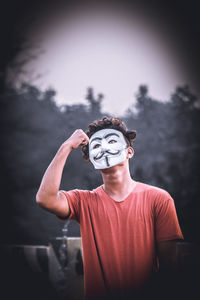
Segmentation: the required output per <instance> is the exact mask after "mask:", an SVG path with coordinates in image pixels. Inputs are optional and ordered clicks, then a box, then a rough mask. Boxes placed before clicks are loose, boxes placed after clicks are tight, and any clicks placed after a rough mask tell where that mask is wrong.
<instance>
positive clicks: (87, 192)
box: [66, 186, 101, 197]
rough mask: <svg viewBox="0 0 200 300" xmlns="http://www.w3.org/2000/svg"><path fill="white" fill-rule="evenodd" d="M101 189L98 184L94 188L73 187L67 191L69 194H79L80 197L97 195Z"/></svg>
mask: <svg viewBox="0 0 200 300" xmlns="http://www.w3.org/2000/svg"><path fill="white" fill-rule="evenodd" d="M100 191H101V186H98V187H96V188H94V189H92V190H89V189H72V190H69V191H67V192H66V193H68V194H77V195H79V196H80V197H89V196H90V197H93V196H96V195H97V194H99V193H100Z"/></svg>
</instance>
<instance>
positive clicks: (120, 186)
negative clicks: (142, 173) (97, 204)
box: [101, 166, 136, 201]
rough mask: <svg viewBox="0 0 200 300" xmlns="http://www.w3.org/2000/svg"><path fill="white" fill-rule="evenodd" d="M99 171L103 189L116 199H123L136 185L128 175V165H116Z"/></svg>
mask: <svg viewBox="0 0 200 300" xmlns="http://www.w3.org/2000/svg"><path fill="white" fill-rule="evenodd" d="M101 173H102V177H103V182H104V185H103V189H104V191H105V192H106V193H107V194H108V195H109V196H111V197H112V198H113V199H114V200H116V201H121V200H124V199H125V198H126V196H128V195H129V194H130V192H132V190H133V189H134V186H135V185H136V182H135V181H134V180H133V179H132V178H131V176H130V171H129V168H128V167H125V166H116V167H112V168H110V169H109V170H108V169H107V170H105V171H103V172H101Z"/></svg>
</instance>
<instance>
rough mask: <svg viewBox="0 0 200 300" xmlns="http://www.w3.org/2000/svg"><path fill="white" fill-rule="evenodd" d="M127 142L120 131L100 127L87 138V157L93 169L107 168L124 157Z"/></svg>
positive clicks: (116, 163)
mask: <svg viewBox="0 0 200 300" xmlns="http://www.w3.org/2000/svg"><path fill="white" fill-rule="evenodd" d="M126 148H127V144H126V141H125V138H124V136H123V134H122V132H121V131H118V130H115V129H110V128H109V129H102V130H99V131H97V132H95V133H94V134H93V135H92V136H91V137H90V140H89V158H90V161H91V162H92V164H93V165H94V168H95V169H107V168H111V167H114V166H116V165H118V164H119V163H120V162H122V161H124V160H125V159H126Z"/></svg>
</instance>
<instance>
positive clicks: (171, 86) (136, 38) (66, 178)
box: [0, 0, 200, 299]
mask: <svg viewBox="0 0 200 300" xmlns="http://www.w3.org/2000/svg"><path fill="white" fill-rule="evenodd" d="M198 11H199V9H198V2H197V1H193V0H192V1H179V0H175V1H173V2H172V1H168V2H167V3H161V2H159V1H152V2H151V1H148V2H147V1H123V3H122V2H121V1H105V2H104V1H101V3H99V2H95V1H89V0H88V1H61V0H60V1H43V2H42V3H40V2H39V1H29V2H28V1H23V0H16V1H12V0H9V1H2V2H1V11H0V14H1V18H0V22H1V24H0V32H1V49H0V52H1V53H0V54H1V55H0V90H1V94H0V123H1V125H0V130H1V151H0V162H1V164H0V169H1V174H0V176H1V178H0V184H1V195H2V197H1V210H0V211H1V218H0V219H1V224H0V228H1V245H4V246H5V245H6V247H8V246H9V245H10V247H13V245H15V249H16V247H17V249H18V250H14V253H15V252H16V251H19V252H20V251H21V250H19V249H21V247H23V251H22V252H23V253H24V251H25V250H24V249H27V248H26V246H28V245H29V246H30V245H32V247H35V248H34V249H36V252H37V257H43V258H42V259H41V261H42V267H41V268H42V270H43V269H45V263H44V261H45V259H48V258H45V257H46V256H48V255H49V254H48V253H49V251H50V250H49V249H50V248H49V245H50V246H51V247H53V249H54V251H55V253H57V252H58V253H57V257H58V264H59V263H60V267H59V268H61V269H62V253H63V252H62V251H61V252H62V253H61V252H59V251H57V250H56V249H58V248H59V247H61V245H65V243H64V244H62V242H63V241H65V239H66V232H67V237H69V241H70V238H72V239H73V238H79V237H80V229H79V225H78V224H77V223H75V222H74V221H70V222H69V223H67V229H66V228H64V225H65V222H62V221H60V220H59V219H58V218H56V217H55V216H54V215H52V214H50V213H48V212H45V211H43V210H42V209H40V208H39V207H38V206H37V204H36V202H35V195H36V192H37V190H38V188H39V185H40V182H41V179H42V176H43V174H44V172H45V170H46V168H47V167H48V165H49V163H50V162H51V160H52V159H53V157H54V155H55V153H56V151H57V150H58V148H59V146H60V145H61V143H63V142H64V141H65V140H66V139H67V138H68V137H69V136H70V135H71V133H72V132H73V131H74V130H75V129H77V128H82V129H83V130H86V129H87V126H88V124H89V123H90V122H92V121H93V120H95V119H98V118H101V117H103V116H105V115H106V116H118V117H121V118H122V120H123V121H124V122H125V123H126V124H127V127H128V129H135V130H137V138H136V142H135V156H134V158H133V159H132V160H131V162H130V169H131V174H132V177H133V178H134V179H135V180H137V181H142V182H145V183H147V184H152V185H156V186H158V187H161V188H164V189H166V190H167V191H168V192H169V193H170V194H171V195H172V197H173V198H174V201H175V205H176V209H177V214H178V218H179V222H180V225H181V228H182V231H183V234H184V237H185V242H186V243H188V245H189V246H188V248H187V249H188V250H187V251H188V253H194V252H195V251H196V252H197V250H194V249H199V248H198V247H199V244H200V235H199V228H200V226H199V225H200V211H199V178H200V171H199V160H200V159H199V153H200V145H199V135H200V134H199V127H200V126H199V125H200V118H199V116H200V89H199V70H200V63H199V51H200V43H199V39H200V22H199V16H198ZM101 182H102V181H101V176H100V174H99V173H98V172H97V171H95V170H94V169H93V167H92V166H91V165H90V164H89V163H86V162H85V161H84V160H83V158H82V154H81V151H80V149H77V150H74V151H73V152H72V153H71V154H70V157H69V161H68V163H67V165H66V166H65V169H64V173H63V178H62V184H61V188H62V189H65V190H69V189H73V188H80V189H93V188H95V187H97V186H98V185H100V184H101ZM63 230H64V231H63ZM66 230H67V231H66ZM78 240H79V239H74V241H75V243H77V241H78ZM59 241H60V244H59V245H60V246H59V247H58V245H57V244H58V243H59ZM52 245H53V246H52ZM69 245H70V243H69ZM41 246H42V247H43V248H38V247H41ZM24 247H25V248H24ZM69 247H70V246H69ZM8 248H9V247H8ZM79 248H80V245H79ZM79 248H77V249H79ZM6 249H7V248H6ZM9 249H10V248H9ZM38 249H40V250H38ZM41 249H43V250H41ZM59 249H62V247H61V248H59ZM191 249H192V250H191ZM32 250H33V248H32ZM32 250H31V251H32ZM9 251H10V250H9ZM9 251H8V250H5V249H4V255H5V256H6V257H7V256H8V252H9ZM12 251H13V250H12ZM38 251H39V252H40V254H38ZM42 251H44V253H43V252H42ZM45 251H46V252H45ZM56 251H57V252H56ZM77 251H78V250H77ZM192 251H193V252H192ZM36 252H34V253H36ZM196 252H195V253H196ZM20 253H21V252H20ZM59 253H60V254H59ZM47 254H48V255H47ZM34 255H36V254H34ZM38 255H39V256H38ZM75 256H76V259H75V264H78V268H80V270H81V259H80V258H81V255H80V253H79V252H76V254H75ZM2 257H3V256H2ZM2 257H1V258H2ZM9 257H12V264H13V263H16V260H15V259H14V260H13V256H12V255H10V256H9ZM16 257H17V259H18V258H19V255H18V254H16ZM196 257H197V256H195V259H196ZM9 259H10V258H9ZM37 259H38V258H37ZM3 261H4V258H3ZM79 263H80V264H79ZM198 263H199V261H198ZM198 263H197V261H196V260H195V261H192V262H191V260H190V261H189V263H188V268H189V269H190V268H191V266H190V264H192V267H193V265H198ZM12 264H10V265H9V268H7V267H8V265H7V264H5V266H4V268H5V270H6V269H7V270H9V271H7V275H8V278H9V276H10V274H11V273H12V274H14V275H13V277H12V279H13V282H14V281H15V279H16V278H17V277H18V275H19V274H18V272H16V274H15V273H13V268H12V266H13V265H12ZM22 265H23V264H19V266H17V269H18V270H19V268H20V266H21V267H22ZM46 265H48V262H46ZM56 266H57V265H56ZM55 268H57V267H55ZM61 269H59V270H61ZM3 270H4V269H3ZM45 270H46V272H47V271H48V270H47V269H45ZM80 270H79V271H77V272H79V273H77V274H79V275H80V276H82V273H81V272H82V271H80ZM5 272H6V271H5ZM55 272H56V271H55V269H54V273H55ZM47 273H48V272H47ZM26 274H27V273H26ZM36 274H38V273H37V272H36ZM42 274H43V273H42ZM32 275H33V273H31V276H30V278H31V279H32ZM34 276H35V273H34ZM36 277H37V276H36ZM61 277H62V276H61ZM26 278H27V276H26ZM37 278H38V277H37ZM41 278H42V279H41ZM41 278H40V284H39V286H40V287H41V283H42V285H43V286H44V287H46V289H45V288H44V291H47V290H48V291H49V292H48V293H45V292H44V294H42V296H41V299H58V295H57V294H56V292H55V289H54V288H52V286H51V284H50V283H49V281H48V280H49V277H48V276H46V275H45V273H44V274H43V275H42V277H41ZM47 278H48V280H47ZM23 279H24V277H23ZM34 280H36V279H35V277H34ZM8 282H9V280H8ZM34 282H36V281H34ZM27 286H28V285H27ZM47 286H48V288H47ZM31 288H32V286H31ZM51 288H52V289H53V292H52V291H51ZM18 293H19V294H20V293H21V291H20V292H19V291H18ZM54 293H55V295H54ZM20 295H21V297H22V296H24V297H25V294H24V295H22V294H20ZM62 295H63V294H62ZM54 296H55V298H54ZM33 297H36V295H35V294H33ZM37 297H38V295H37ZM59 297H61V296H59ZM64 297H65V299H66V294H64ZM70 297H71V296H70ZM78 297H79V296H78ZM7 299H9V296H8V297H7ZM29 299H30V295H29ZM38 299H39V298H38ZM68 299H72V298H69V297H68Z"/></svg>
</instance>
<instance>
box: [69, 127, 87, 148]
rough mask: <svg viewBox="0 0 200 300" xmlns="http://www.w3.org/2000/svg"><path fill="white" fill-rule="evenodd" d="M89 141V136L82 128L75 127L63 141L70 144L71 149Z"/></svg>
mask: <svg viewBox="0 0 200 300" xmlns="http://www.w3.org/2000/svg"><path fill="white" fill-rule="evenodd" d="M88 143H89V138H88V136H87V135H86V134H85V132H84V131H83V130H82V129H77V130H75V131H74V133H73V134H72V135H71V136H70V137H69V138H68V139H67V140H66V141H65V142H64V144H67V145H69V146H70V148H71V149H76V148H78V147H79V146H85V145H87V144H88Z"/></svg>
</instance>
